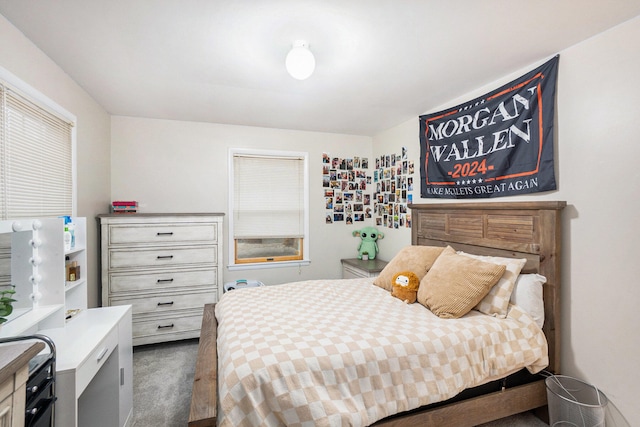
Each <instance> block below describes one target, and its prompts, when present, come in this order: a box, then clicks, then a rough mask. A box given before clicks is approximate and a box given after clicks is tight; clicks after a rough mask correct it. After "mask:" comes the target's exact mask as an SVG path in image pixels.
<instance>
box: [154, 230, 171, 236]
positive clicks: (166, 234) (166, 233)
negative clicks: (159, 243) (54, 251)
mask: <svg viewBox="0 0 640 427" xmlns="http://www.w3.org/2000/svg"><path fill="white" fill-rule="evenodd" d="M156 234H157V235H158V236H173V231H168V232H165V233H161V232H158V233H156Z"/></svg>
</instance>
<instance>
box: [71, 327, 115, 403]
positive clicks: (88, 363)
mask: <svg viewBox="0 0 640 427" xmlns="http://www.w3.org/2000/svg"><path fill="white" fill-rule="evenodd" d="M117 345H118V329H117V328H113V329H112V330H111V331H110V332H109V333H108V334H107V336H106V337H105V338H104V339H103V340H102V341H101V342H100V344H98V345H97V346H96V347H95V349H94V350H93V352H91V354H90V355H89V357H87V359H86V360H85V361H84V362H82V363H81V364H80V366H78V368H77V370H76V386H77V390H78V391H79V392H82V391H83V390H84V389H85V388H86V387H87V385H88V384H89V382H90V381H91V379H92V378H93V377H94V376H95V375H96V373H97V372H98V371H99V370H100V368H101V367H102V365H104V363H105V362H106V361H107V359H108V358H109V356H110V355H111V353H112V352H113V350H114V349H115V348H116V346H117Z"/></svg>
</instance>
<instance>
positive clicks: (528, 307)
mask: <svg viewBox="0 0 640 427" xmlns="http://www.w3.org/2000/svg"><path fill="white" fill-rule="evenodd" d="M546 282H547V278H546V277H544V276H541V275H540V274H521V275H519V276H518V279H517V280H516V285H515V287H514V288H513V292H512V293H511V303H512V304H515V305H517V306H519V307H521V308H523V309H524V310H525V311H526V312H527V313H529V315H530V316H531V317H532V318H533V320H534V321H535V322H536V323H537V324H538V326H540V328H542V325H543V324H544V300H543V299H542V285H544V284H545V283H546Z"/></svg>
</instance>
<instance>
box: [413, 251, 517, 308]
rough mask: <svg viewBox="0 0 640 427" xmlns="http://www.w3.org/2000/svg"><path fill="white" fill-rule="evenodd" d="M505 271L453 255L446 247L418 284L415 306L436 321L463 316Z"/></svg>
mask: <svg viewBox="0 0 640 427" xmlns="http://www.w3.org/2000/svg"><path fill="white" fill-rule="evenodd" d="M505 269H506V267H505V266H504V265H498V264H493V263H489V262H484V261H479V260H475V259H472V258H469V257H466V256H463V255H458V254H456V251H455V250H454V249H453V248H451V247H450V246H449V247H447V248H446V249H445V250H444V251H443V252H442V254H440V256H439V257H438V258H437V259H436V261H435V262H434V263H433V266H432V267H431V269H430V270H429V272H428V273H427V274H426V275H425V276H424V278H423V279H422V281H421V282H420V288H419V289H418V302H420V304H422V305H424V306H425V307H427V308H428V309H429V310H431V311H432V312H433V313H434V314H435V315H437V316H438V317H442V318H446V319H457V318H458V317H462V316H464V315H465V314H467V313H468V312H469V311H470V310H471V309H472V308H473V307H475V306H476V305H477V304H478V303H479V302H480V300H481V299H482V298H484V296H485V295H487V293H488V292H489V290H490V289H491V287H492V286H493V285H495V284H496V283H497V282H498V280H499V279H500V277H502V274H503V273H504V271H505Z"/></svg>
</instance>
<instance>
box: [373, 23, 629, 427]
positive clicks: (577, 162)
mask: <svg viewBox="0 0 640 427" xmlns="http://www.w3.org/2000/svg"><path fill="white" fill-rule="evenodd" d="M638 40H640V17H638V18H635V19H633V20H631V21H628V22H627V23H625V24H623V25H620V26H618V27H616V28H614V29H612V30H610V31H607V32H606V33H603V34H600V35H598V36H596V37H593V38H591V39H589V40H586V41H584V42H582V43H580V44H578V45H576V46H574V47H572V48H570V49H567V50H566V51H563V52H560V64H559V74H558V83H557V104H556V105H557V109H556V115H557V121H556V170H557V175H556V176H557V177H558V190H557V191H554V192H550V193H545V194H536V195H529V196H527V197H524V196H519V197H511V198H509V200H512V201H517V200H565V201H567V203H568V206H567V208H566V209H565V210H564V213H563V242H564V243H563V244H564V247H563V251H562V257H563V258H562V270H563V271H562V290H561V298H562V325H561V328H562V330H561V336H562V350H561V360H562V362H561V363H562V370H563V373H564V374H567V375H571V376H575V377H578V378H581V379H583V380H585V381H587V382H590V383H593V384H595V385H596V386H598V387H599V388H600V389H602V390H603V391H604V393H605V394H606V395H607V397H608V398H609V400H610V405H609V409H610V413H609V414H608V416H609V417H610V421H611V425H616V426H625V425H631V426H637V425H640V406H638V404H637V398H638V396H640V382H638V381H637V378H638V372H637V369H638V361H640V358H639V355H640V334H638V332H637V326H636V325H637V312H638V303H639V302H640V287H639V286H638V277H640V263H638V261H637V260H638V258H639V256H640V250H639V249H638V248H639V246H638V241H640V225H639V224H640V223H639V222H638V212H639V211H640V167H638V158H640V142H639V140H638V134H640V102H639V101H640V80H639V79H638V70H640V49H638V43H637V41H638ZM543 62H544V61H543ZM537 65H539V64H532V65H531V67H528V68H527V69H524V70H522V71H521V72H518V73H515V74H513V75H509V76H505V78H503V79H501V80H499V81H496V82H493V83H491V84H489V85H487V86H486V87H483V88H479V89H478V90H476V91H474V92H472V93H469V94H466V95H464V96H462V97H460V98H458V99H455V100H451V102H450V103H448V104H447V105H443V106H441V107H440V108H436V109H434V110H433V111H434V112H435V111H438V110H441V109H444V108H446V107H450V106H454V105H457V104H459V103H461V102H463V101H466V100H469V99H473V98H475V97H476V96H479V95H481V94H483V93H486V92H488V91H489V90H491V89H494V88H496V87H498V86H500V85H502V84H504V83H506V82H508V81H510V80H513V79H514V78H516V77H518V76H519V75H521V74H524V73H525V72H527V71H529V70H530V69H533V68H535V67H536V66H537ZM418 132H419V126H418V120H417V117H416V118H415V119H412V120H410V121H408V122H406V123H402V124H400V125H398V126H396V127H395V128H393V129H390V130H388V131H386V132H384V133H381V134H380V135H377V136H376V137H375V138H374V145H373V152H374V156H375V155H378V154H380V153H382V152H385V151H388V150H389V149H390V147H393V146H395V147H396V149H399V147H400V146H402V145H406V146H410V147H412V149H411V150H410V154H412V155H413V156H415V157H414V159H415V161H416V164H419V159H418V157H419V137H418ZM416 182H417V180H416ZM414 193H415V194H414V201H415V202H416V203H429V202H451V201H449V200H442V199H420V189H419V186H416V191H414ZM501 200H506V199H501ZM495 201H498V200H497V199H495ZM385 240H386V241H385V243H386V245H385V247H384V249H383V251H384V252H381V255H383V256H384V257H387V258H388V257H389V256H390V255H389V254H390V253H392V252H394V251H397V250H398V249H399V248H401V247H402V246H404V245H405V244H407V242H409V241H410V234H408V233H407V232H404V231H394V233H393V235H392V233H391V232H389V233H387V235H386V236H385ZM391 244H393V247H391ZM608 425H610V424H608Z"/></svg>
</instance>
